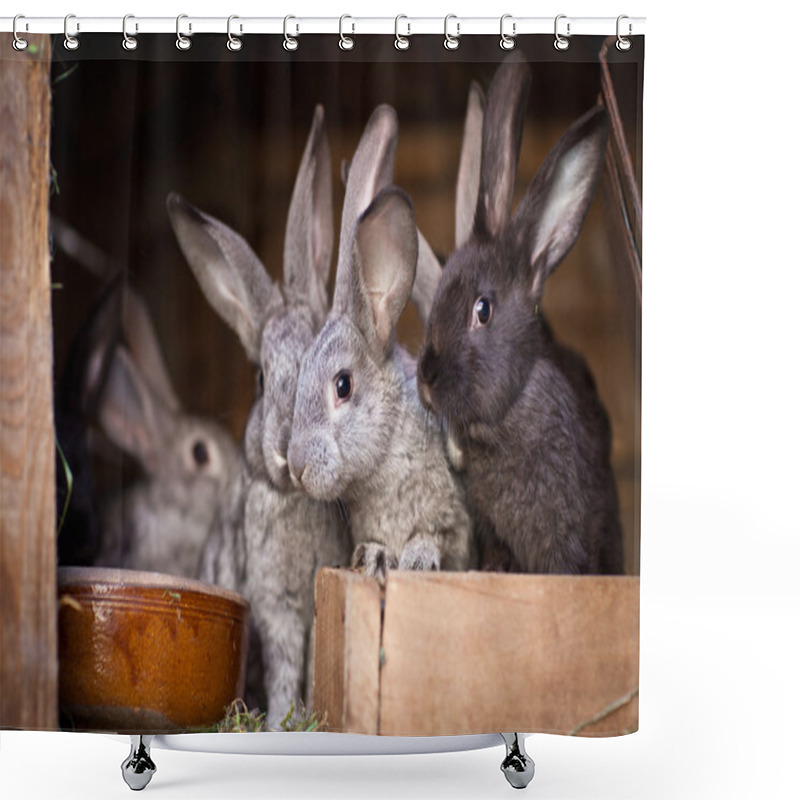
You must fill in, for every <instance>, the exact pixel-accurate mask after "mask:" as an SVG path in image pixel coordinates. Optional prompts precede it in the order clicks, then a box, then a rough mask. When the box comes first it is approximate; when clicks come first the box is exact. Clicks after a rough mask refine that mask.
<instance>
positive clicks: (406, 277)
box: [348, 186, 418, 358]
mask: <svg viewBox="0 0 800 800" xmlns="http://www.w3.org/2000/svg"><path fill="white" fill-rule="evenodd" d="M417 236H418V234H417V225H416V221H415V219H414V210H413V208H412V206H411V201H410V200H409V199H408V197H407V196H406V195H405V193H404V192H402V191H401V190H400V189H398V188H396V187H394V186H389V187H387V188H386V189H384V190H383V191H382V192H380V193H379V194H378V196H377V197H376V198H375V200H374V201H373V202H372V204H371V205H370V206H369V208H368V209H367V210H366V211H365V212H364V214H363V215H362V217H361V218H360V219H359V221H358V223H357V224H356V228H355V233H354V235H353V254H352V270H351V272H350V277H351V285H350V303H349V307H348V314H349V315H350V317H351V319H352V320H353V322H354V323H355V325H356V327H358V329H359V330H360V331H361V333H362V335H363V336H364V338H365V339H366V340H367V344H368V346H369V347H370V350H371V351H372V353H373V355H374V356H375V357H376V358H380V357H386V356H387V355H388V354H389V353H390V352H391V349H392V345H393V344H394V327H395V325H396V324H397V320H398V319H399V317H400V314H401V313H402V312H403V309H404V308H405V306H406V303H407V302H408V298H409V296H410V294H411V287H412V286H413V284H414V276H415V274H416V269H417V251H418V238H417Z"/></svg>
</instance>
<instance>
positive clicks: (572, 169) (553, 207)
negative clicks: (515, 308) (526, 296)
mask: <svg viewBox="0 0 800 800" xmlns="http://www.w3.org/2000/svg"><path fill="white" fill-rule="evenodd" d="M607 140H608V121H607V116H606V112H605V109H604V108H603V107H602V106H599V105H598V106H595V107H594V108H593V109H591V110H590V111H588V112H587V113H586V114H584V115H583V116H582V117H581V118H580V119H579V120H578V121H577V122H575V123H573V125H572V126H571V127H570V128H569V130H568V131H567V132H566V133H565V134H564V135H563V136H562V137H561V139H560V140H559V142H558V143H557V144H556V146H555V147H554V148H553V149H552V150H551V151H550V153H549V154H548V156H547V158H546V159H545V160H544V163H543V164H542V166H541V167H540V168H539V171H538V172H537V173H536V177H535V178H534V179H533V181H532V182H531V185H530V186H529V187H528V190H527V192H526V193H525V197H524V198H523V200H522V202H521V203H520V206H519V209H518V210H517V213H516V215H515V216H514V222H513V230H512V235H513V237H514V240H515V241H516V242H517V243H519V244H521V245H522V246H523V247H524V248H525V249H526V251H527V253H528V257H529V264H530V268H531V276H532V285H531V293H532V295H533V296H534V297H536V298H538V297H539V296H540V295H541V292H542V290H543V288H544V282H545V281H546V280H547V278H548V277H549V276H550V274H551V273H552V272H553V270H554V269H555V268H556V267H557V266H558V265H559V264H560V263H561V261H562V259H563V258H564V256H565V255H566V254H567V253H568V252H569V250H570V248H571V247H572V245H573V244H574V243H575V240H576V239H577V238H578V234H579V233H580V231H581V227H582V226H583V221H584V219H585V218H586V214H587V212H588V211H589V206H590V205H591V202H592V198H593V197H594V192H595V189H596V187H597V182H598V180H599V178H600V173H601V171H602V168H603V160H604V156H605V151H606V142H607Z"/></svg>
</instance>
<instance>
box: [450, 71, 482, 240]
mask: <svg viewBox="0 0 800 800" xmlns="http://www.w3.org/2000/svg"><path fill="white" fill-rule="evenodd" d="M485 104H486V99H485V97H484V95H483V89H481V87H480V86H479V85H478V84H477V83H476V82H475V81H472V83H471V84H470V86H469V97H468V98H467V117H466V119H465V120H464V139H463V140H462V142H461V158H460V160H459V162H458V179H457V181H456V247H461V246H462V245H464V244H466V243H467V240H468V239H469V237H470V236H471V235H472V227H473V225H474V223H475V208H476V206H477V205H478V187H479V186H480V180H481V135H482V132H483V110H484V106H485Z"/></svg>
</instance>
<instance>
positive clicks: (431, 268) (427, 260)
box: [411, 231, 442, 328]
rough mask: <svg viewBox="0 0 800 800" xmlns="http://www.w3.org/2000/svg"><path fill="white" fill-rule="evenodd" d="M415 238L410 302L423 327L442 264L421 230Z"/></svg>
mask: <svg viewBox="0 0 800 800" xmlns="http://www.w3.org/2000/svg"><path fill="white" fill-rule="evenodd" d="M417 238H418V248H419V254H418V256H417V274H416V277H415V278H414V286H413V287H412V289H411V302H412V303H413V304H414V308H415V309H416V310H417V316H418V317H419V321H420V324H421V325H422V327H423V328H424V327H425V326H426V325H427V324H428V317H429V316H430V313H431V307H432V306H433V298H434V296H435V294H436V287H437V286H438V285H439V279H440V278H441V277H442V265H441V264H440V263H439V259H438V258H437V257H436V254H435V253H434V252H433V250H432V249H431V246H430V245H429V244H428V241H427V239H426V238H425V237H424V236H423V235H422V232H421V231H417Z"/></svg>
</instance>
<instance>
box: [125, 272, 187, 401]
mask: <svg viewBox="0 0 800 800" xmlns="http://www.w3.org/2000/svg"><path fill="white" fill-rule="evenodd" d="M122 331H123V337H124V339H125V344H126V345H127V347H128V351H129V352H130V355H131V357H132V358H133V360H134V362H135V363H136V366H137V367H138V368H139V370H140V371H141V374H142V376H143V377H144V379H145V380H146V381H147V384H148V385H149V386H150V387H151V388H152V390H153V392H154V393H155V394H156V395H157V396H158V399H159V401H160V402H161V403H163V405H164V406H165V407H166V408H169V409H170V410H171V411H180V408H181V404H180V401H179V400H178V395H177V394H176V393H175V389H174V388H173V386H172V381H170V379H169V374H168V373H167V368H166V366H165V364H164V358H163V356H162V354H161V348H160V347H159V345H158V338H157V336H156V330H155V327H154V325H153V320H152V318H151V317H150V314H149V313H148V311H147V307H146V306H145V304H144V300H143V299H142V297H141V295H140V294H139V293H138V292H137V291H135V290H134V289H132V288H131V287H130V286H126V289H125V297H124V302H123V307H122Z"/></svg>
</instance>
